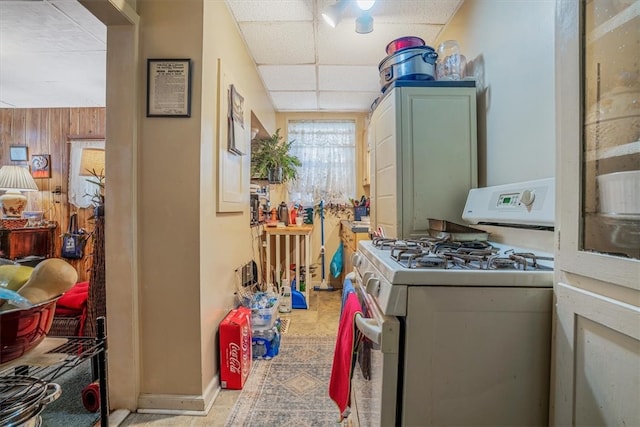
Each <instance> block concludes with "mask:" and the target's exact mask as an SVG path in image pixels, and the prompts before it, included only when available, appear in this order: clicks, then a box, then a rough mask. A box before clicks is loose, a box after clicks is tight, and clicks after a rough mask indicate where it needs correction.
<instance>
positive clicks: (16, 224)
mask: <svg viewBox="0 0 640 427" xmlns="http://www.w3.org/2000/svg"><path fill="white" fill-rule="evenodd" d="M1 221H2V223H1V224H2V228H5V229H9V230H15V229H16V228H24V226H25V225H27V222H28V221H29V220H28V219H26V218H16V219H8V218H4V219H2V220H1Z"/></svg>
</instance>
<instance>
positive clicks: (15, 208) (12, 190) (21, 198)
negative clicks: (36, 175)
mask: <svg viewBox="0 0 640 427" xmlns="http://www.w3.org/2000/svg"><path fill="white" fill-rule="evenodd" d="M0 190H5V191H6V193H5V194H3V195H2V196H0V205H1V206H2V213H3V216H4V218H10V219H17V218H21V217H22V212H23V211H24V208H25V207H26V206H27V197H26V196H25V195H24V194H21V191H38V186H37V185H36V182H35V181H34V179H33V177H32V176H31V172H29V169H28V168H25V167H22V166H13V165H5V166H2V168H0Z"/></svg>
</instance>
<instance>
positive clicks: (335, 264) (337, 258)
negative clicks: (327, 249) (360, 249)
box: [331, 242, 344, 279]
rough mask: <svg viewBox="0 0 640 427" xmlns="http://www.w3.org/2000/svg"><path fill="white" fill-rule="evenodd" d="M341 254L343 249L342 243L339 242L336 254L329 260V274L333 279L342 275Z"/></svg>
mask: <svg viewBox="0 0 640 427" xmlns="http://www.w3.org/2000/svg"><path fill="white" fill-rule="evenodd" d="M343 252H344V248H343V247H342V242H340V245H338V249H336V252H335V253H334V254H333V257H332V258H331V274H332V275H333V277H334V278H335V279H337V278H338V276H340V273H342V256H343Z"/></svg>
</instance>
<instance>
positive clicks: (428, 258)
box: [409, 255, 449, 268]
mask: <svg viewBox="0 0 640 427" xmlns="http://www.w3.org/2000/svg"><path fill="white" fill-rule="evenodd" d="M411 261H413V262H411ZM420 267H422V268H448V267H449V263H448V261H447V258H446V257H444V256H442V255H421V256H417V257H415V258H413V259H411V260H409V268H420Z"/></svg>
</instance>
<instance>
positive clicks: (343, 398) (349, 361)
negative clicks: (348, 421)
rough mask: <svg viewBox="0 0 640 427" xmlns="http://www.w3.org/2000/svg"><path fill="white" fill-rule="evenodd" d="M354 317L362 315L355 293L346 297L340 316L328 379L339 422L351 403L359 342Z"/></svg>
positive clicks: (330, 394) (330, 395)
mask: <svg viewBox="0 0 640 427" xmlns="http://www.w3.org/2000/svg"><path fill="white" fill-rule="evenodd" d="M356 315H362V307H361V306H360V301H358V296H357V295H356V294H355V293H350V294H348V295H347V298H346V302H345V304H344V307H343V308H342V314H341V316H340V324H339V325H338V337H337V339H336V346H335V350H334V353H333V365H332V366H331V377H330V379H329V397H331V399H332V400H333V401H334V402H336V404H337V405H338V409H340V421H342V419H343V418H344V416H345V415H346V414H345V410H346V409H347V408H348V407H349V404H350V403H351V402H350V391H351V375H352V373H353V365H354V362H355V359H356V349H357V347H358V343H359V341H360V334H359V333H357V328H356V326H355V318H356Z"/></svg>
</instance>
